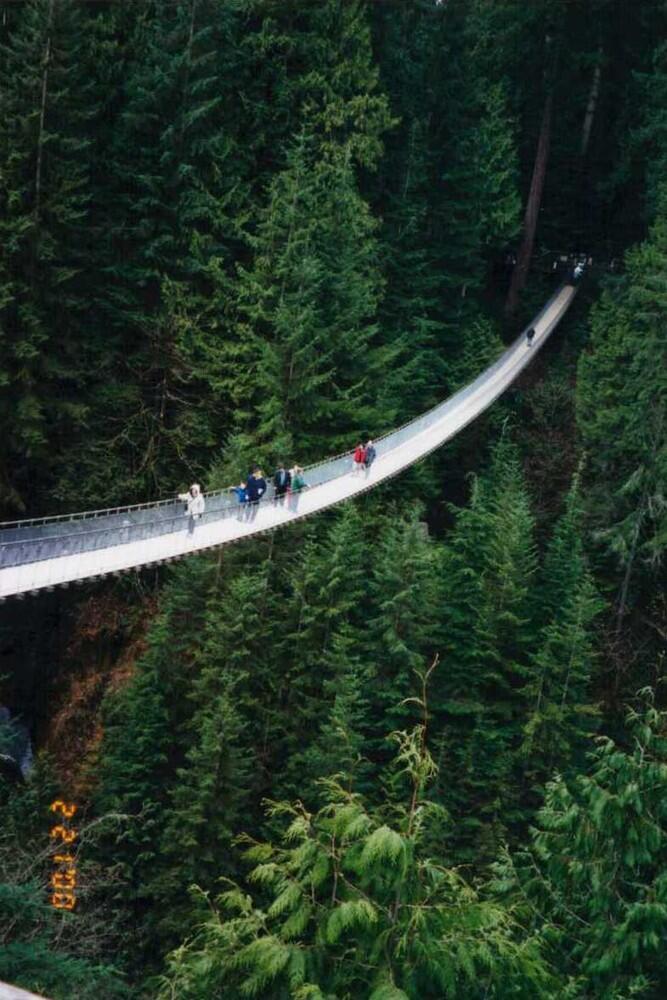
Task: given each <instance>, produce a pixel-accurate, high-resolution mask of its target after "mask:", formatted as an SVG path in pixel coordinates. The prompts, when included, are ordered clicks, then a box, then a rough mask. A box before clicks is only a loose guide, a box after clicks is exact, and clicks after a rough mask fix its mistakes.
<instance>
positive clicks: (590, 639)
mask: <svg viewBox="0 0 667 1000" xmlns="http://www.w3.org/2000/svg"><path fill="white" fill-rule="evenodd" d="M581 507H582V503H581V498H580V488H579V476H578V475H577V476H576V477H575V480H574V482H573V484H572V488H571V489H570V492H569V494H568V497H567V501H566V508H565V511H564V513H563V516H562V517H561V518H560V520H559V521H558V523H557V524H556V528H555V530H554V534H553V537H552V539H551V542H550V544H549V548H548V550H547V553H546V557H545V561H544V566H543V568H542V572H541V574H540V578H541V579H540V582H539V583H538V586H537V603H538V606H539V608H540V618H541V620H542V621H543V622H544V624H543V626H542V631H541V636H540V639H539V642H538V645H537V647H536V649H535V653H534V655H533V656H532V657H531V660H532V663H531V668H530V670H531V674H532V676H531V677H530V679H529V680H528V683H527V685H526V696H527V700H528V699H529V700H530V701H531V702H532V710H531V713H530V717H529V718H528V720H527V723H526V727H525V741H524V746H523V750H522V753H523V755H524V756H525V761H526V764H525V767H526V773H527V775H528V777H529V780H530V781H531V782H532V783H533V784H537V786H538V787H539V786H540V785H543V784H544V782H545V781H546V780H547V779H548V778H549V777H550V775H551V774H553V772H554V771H559V772H561V773H562V772H566V771H569V770H571V768H572V767H573V765H575V763H576V761H577V755H579V756H581V755H582V753H583V749H584V747H586V746H587V745H588V742H589V738H590V734H591V732H592V731H593V730H594V727H595V716H596V708H595V705H594V704H593V702H592V681H593V679H594V678H593V667H594V663H595V648H594V635H593V633H592V624H593V622H594V620H595V618H596V616H597V615H599V614H600V612H601V611H602V609H603V608H604V604H603V602H602V601H601V600H600V598H599V596H598V594H597V591H596V588H595V584H594V582H593V579H592V576H591V573H590V571H589V569H588V566H587V562H586V558H585V554H584V551H583V544H582V530H581V515H582V510H581Z"/></svg>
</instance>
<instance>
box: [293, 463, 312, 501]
mask: <svg viewBox="0 0 667 1000" xmlns="http://www.w3.org/2000/svg"><path fill="white" fill-rule="evenodd" d="M290 478H291V483H290V488H289V508H290V510H296V509H297V507H298V506H299V494H300V493H301V491H302V490H305V489H308V483H307V482H306V480H305V479H304V478H303V469H302V468H301V466H300V465H295V466H294V467H293V468H291V469H290Z"/></svg>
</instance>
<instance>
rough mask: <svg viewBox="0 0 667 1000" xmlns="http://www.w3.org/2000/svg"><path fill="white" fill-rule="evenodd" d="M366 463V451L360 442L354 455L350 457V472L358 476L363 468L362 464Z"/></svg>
mask: <svg viewBox="0 0 667 1000" xmlns="http://www.w3.org/2000/svg"><path fill="white" fill-rule="evenodd" d="M365 461H366V449H365V448H364V446H363V444H362V443H361V441H360V442H359V444H358V445H357V447H356V448H355V449H354V455H353V456H352V471H353V472H354V474H355V476H358V475H359V473H360V472H361V470H362V469H363V467H364V462H365Z"/></svg>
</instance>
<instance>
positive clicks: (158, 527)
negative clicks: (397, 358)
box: [0, 285, 565, 565]
mask: <svg viewBox="0 0 667 1000" xmlns="http://www.w3.org/2000/svg"><path fill="white" fill-rule="evenodd" d="M563 287H565V285H561V286H560V287H559V288H558V289H557V290H556V292H555V293H554V294H553V295H552V296H551V297H550V299H549V300H548V302H547V303H546V304H545V305H544V306H543V308H542V309H541V310H540V312H539V313H538V315H537V317H536V318H535V319H534V320H533V325H536V324H537V323H538V322H539V319H540V318H541V317H542V315H543V314H544V313H545V312H546V311H547V310H548V309H549V308H550V307H551V305H552V303H553V301H554V300H555V299H556V298H557V297H558V295H560V293H561V291H562V289H563ZM558 318H559V317H558ZM555 322H557V319H556V320H554V323H555ZM552 326H553V323H552V324H550V326H549V328H548V330H546V331H545V334H547V335H548V333H549V332H550V330H551V328H552ZM524 336H525V328H524V330H523V331H522V332H521V334H520V335H519V336H518V337H517V338H516V339H515V340H514V341H513V342H512V344H510V345H509V346H508V347H507V348H506V349H505V350H504V351H503V352H502V353H501V355H500V356H499V357H498V359H497V360H496V361H495V362H494V363H493V364H492V365H490V366H489V367H488V368H486V369H485V370H484V371H483V372H482V373H480V375H479V376H478V377H477V378H476V379H475V380H473V382H472V383H470V384H468V385H467V386H464V387H462V388H461V389H459V390H457V391H456V392H455V393H454V394H453V395H452V396H450V397H449V398H448V399H446V400H443V401H441V402H440V403H438V404H436V406H434V407H432V408H431V409H430V410H428V411H426V412H424V413H422V414H421V415H420V416H418V417H415V418H412V419H411V420H408V421H406V422H405V423H404V424H403V425H401V426H400V427H398V428H395V429H393V430H392V431H389V432H388V433H386V434H384V435H382V436H381V437H379V438H377V439H376V444H377V446H378V453H381V451H382V444H383V443H386V442H387V441H388V440H389V439H393V442H394V446H395V445H396V444H398V442H399V440H400V438H401V437H403V436H404V432H405V431H406V429H408V428H409V429H410V431H411V433H412V434H414V433H415V432H416V431H417V430H418V428H419V429H421V428H423V427H427V426H429V425H430V423H431V421H432V418H433V417H434V415H436V414H437V415H438V419H440V417H441V416H442V415H444V414H445V413H446V412H448V411H449V410H450V409H451V408H453V407H454V406H456V405H458V403H459V402H460V401H461V400H462V399H463V398H466V397H468V396H469V395H470V394H472V393H473V392H474V391H475V390H476V388H477V387H478V386H479V385H481V384H485V385H486V384H488V382H489V377H490V376H492V374H493V372H494V371H495V370H497V369H498V368H500V367H502V366H503V365H504V364H505V362H506V360H507V359H508V357H509V356H510V355H511V354H512V353H513V352H514V351H516V349H517V347H518V345H519V344H520V343H521V341H522V339H523V338H524ZM520 360H521V357H519V359H518V361H517V363H518V362H519V361H520ZM351 455H352V452H351V451H345V452H343V453H341V454H340V455H337V456H332V457H331V458H329V459H326V460H325V461H321V462H319V463H313V464H312V465H309V466H307V467H306V469H305V470H304V473H305V475H306V478H307V479H308V478H310V479H311V480H312V473H317V472H319V474H320V475H321V476H322V478H320V479H319V481H318V482H317V483H313V482H310V483H309V484H308V485H309V486H310V487H312V486H318V485H321V484H322V483H325V482H328V481H330V480H331V479H332V478H335V477H336V476H337V475H340V474H342V472H343V471H344V468H343V466H342V463H349V462H350V461H351ZM334 470H337V471H336V472H334ZM309 472H310V473H311V475H310V477H309V476H308V473H309ZM322 474H324V475H322ZM226 493H228V490H216V491H210V492H209V493H208V494H207V497H208V498H209V500H210V501H214V500H216V499H217V498H220V497H224V500H225V502H224V503H223V504H222V505H217V506H212V507H210V509H207V510H206V512H205V514H204V515H203V518H202V520H204V521H211V520H222V519H224V518H226V517H227V516H229V515H232V514H235V515H236V516H237V517H238V516H239V512H240V511H241V510H244V509H246V510H247V509H248V505H247V504H243V505H242V504H239V503H238V501H236V502H235V501H232V500H231V499H229V498H228V497H227V496H225V494H226ZM272 500H273V496H272V495H271V493H270V492H269V491H267V494H266V495H265V497H263V498H262V501H261V503H262V504H264V503H270V502H272ZM177 503H178V501H174V500H172V499H169V500H164V501H161V502H159V503H156V504H142V505H130V506H127V507H124V508H113V513H114V514H123V513H130V512H131V511H132V510H137V509H141V510H146V509H153V510H155V509H156V508H164V507H165V506H167V505H172V506H174V505H175V504H177ZM96 520H97V518H95V517H92V518H90V521H91V526H90V528H89V529H84V530H80V531H78V532H71V533H67V534H54V535H50V534H47V535H41V536H37V537H33V538H28V539H25V538H23V539H13V540H12V541H8V542H4V543H3V542H0V565H3V564H4V565H7V564H10V565H20V564H23V563H28V562H38V561H40V560H41V559H46V558H49V557H50V556H52V555H53V553H51V554H49V553H47V552H45V553H44V554H41V552H40V549H41V548H42V545H46V547H47V548H49V547H51V548H53V547H54V544H55V543H57V544H59V545H60V546H61V548H62V547H64V548H65V551H64V552H62V551H61V552H60V553H57V554H60V555H69V554H75V553H76V552H77V551H82V550H84V551H85V550H95V549H97V548H104V547H107V546H106V545H103V544H99V543H100V542H101V541H103V540H105V539H107V538H108V536H109V534H110V533H112V532H116V533H117V534H119V542H118V544H125V543H127V542H130V541H134V540H136V539H137V537H138V538H144V537H150V536H156V535H162V534H168V533H169V532H170V531H172V530H173V531H176V530H179V528H181V529H182V527H183V525H184V514H183V512H182V511H179V512H178V513H177V514H173V515H171V516H167V517H162V518H151V519H146V520H142V521H140V522H132V523H123V524H121V525H118V524H114V525H109V526H104V524H103V523H102V524H99V523H98V524H95V523H94V522H95V521H96ZM85 521H86V519H85V518H81V519H80V520H79V522H78V523H79V524H82V525H83V523H85ZM47 530H48V528H47ZM92 536H95V542H93V543H91V542H90V540H91V538H92ZM73 539H75V540H78V543H79V544H76V542H74V543H73V542H72V540H73ZM48 543H51V545H50V546H49V544H48ZM72 544H73V548H70V546H71V545H72ZM18 546H23V547H25V549H26V553H25V554H26V556H27V558H24V559H21V560H17V561H16V562H14V561H13V560H11V559H8V558H6V557H7V556H9V554H10V552H15V551H16V548H17V547H18ZM31 549H32V550H34V551H33V553H32V557H30V555H29V550H31ZM3 553H4V555H5V558H2V556H3Z"/></svg>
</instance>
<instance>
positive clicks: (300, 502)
mask: <svg viewBox="0 0 667 1000" xmlns="http://www.w3.org/2000/svg"><path fill="white" fill-rule="evenodd" d="M575 294H576V289H575V287H574V286H573V285H569V284H565V285H562V286H561V287H560V288H559V289H558V290H557V291H556V293H555V294H554V295H553V296H552V298H551V299H550V300H549V301H548V302H547V304H546V305H545V306H544V308H543V309H542V310H541V311H540V313H539V314H538V315H537V316H536V317H535V319H534V320H533V322H532V324H531V325H532V326H533V327H534V329H535V337H534V339H533V342H532V346H530V345H528V344H527V342H526V336H525V331H524V332H523V333H522V334H521V335H520V336H519V337H518V338H517V339H516V340H515V341H514V343H513V344H512V345H511V346H510V347H508V348H507V350H506V351H504V352H503V354H502V355H501V356H500V357H499V358H498V360H497V361H496V362H495V363H494V364H492V365H491V366H490V367H489V368H487V369H486V371H484V372H482V374H481V375H479V376H478V378H476V379H475V381H474V382H472V383H471V384H470V385H468V386H466V387H465V388H464V389H460V390H459V391H458V392H456V393H455V394H454V395H453V396H450V398H449V399H447V400H445V402H443V403H440V404H439V406H436V407H435V408H434V409H432V410H429V412H428V413H425V414H423V415H422V416H421V417H417V418H416V419H415V420H411V421H410V422H409V423H407V424H406V425H405V426H404V427H401V428H399V429H398V430H396V431H392V432H391V433H390V434H387V435H385V436H384V437H382V438H379V439H376V441H375V445H376V448H377V458H376V460H375V462H374V463H373V465H372V466H371V468H370V470H369V471H368V472H367V473H365V474H362V475H357V474H355V472H354V471H353V468H352V457H351V454H348V455H343V456H341V457H339V458H333V459H329V460H328V461H325V462H321V463H319V464H318V465H313V466H311V467H310V468H309V469H307V470H306V474H305V478H306V482H307V483H308V489H305V490H303V491H302V492H301V493H300V494H299V495H298V496H297V495H294V496H292V497H289V498H287V499H286V500H285V501H284V502H283V503H275V502H274V500H273V499H272V497H271V496H267V497H266V498H265V499H264V500H263V501H262V502H261V503H260V504H258V505H256V506H254V507H252V508H248V507H239V506H238V505H237V504H235V503H233V502H232V501H231V500H230V499H229V493H228V492H226V491H219V492H214V493H209V494H207V497H206V512H205V514H204V515H203V517H202V518H201V520H199V521H197V523H196V526H195V529H194V531H192V532H190V531H189V530H188V518H186V517H185V516H184V515H183V504H182V503H177V502H175V501H174V500H167V501H161V502H159V503H154V504H143V505H142V504H140V505H136V506H132V507H123V508H114V509H112V510H104V511H90V512H85V513H82V514H73V515H64V516H62V517H52V518H41V519H33V520H30V521H13V522H7V523H5V524H2V525H0V600H4V599H5V598H6V597H11V596H18V597H20V596H23V595H25V594H29V593H36V592H38V591H40V590H45V589H47V590H48V589H51V588H53V587H57V586H62V585H66V584H70V583H80V582H82V581H84V580H89V579H94V578H97V577H100V576H106V575H109V574H118V573H122V572H125V571H127V570H131V569H136V568H139V567H142V566H152V565H156V564H158V563H163V562H171V561H172V560H174V559H180V558H182V557H183V556H187V555H190V554H191V553H194V552H201V551H203V550H206V549H211V548H216V547H217V546H220V545H227V544H229V543H230V542H234V541H237V540H238V539H241V538H245V537H247V536H250V535H256V534H258V533H259V532H262V531H270V530H273V529H274V528H278V527H281V526H282V525H285V524H289V523H290V522H292V521H295V520H298V519H299V518H303V517H308V516H309V515H311V514H315V513H317V512H318V511H320V510H324V509H325V508H327V507H331V506H333V505H334V504H338V503H342V502H343V501H345V500H349V499H351V498H352V497H355V496H356V495H357V494H359V493H363V492H364V491H365V490H368V489H371V488H372V487H374V486H377V485H378V484H379V483H381V482H383V480H385V479H388V478H390V477H391V476H395V475H396V474H397V473H399V472H401V471H402V470H403V469H406V468H407V467H408V466H410V465H412V464H414V463H415V462H417V461H419V459H421V458H423V457H424V456H425V455H428V454H429V453H430V452H432V451H434V450H435V449H436V448H438V447H440V445H442V444H444V443H445V442H446V441H449V440H450V438H452V437H454V435H455V434H457V433H458V432H459V431H460V430H462V429H463V428H464V427H465V426H466V425H467V424H469V423H470V422H471V421H472V420H474V419H475V417H477V416H479V414H480V413H483V412H484V410H486V409H487V408H488V407H489V406H490V405H491V404H492V403H493V402H494V400H495V399H497V398H498V396H500V394H501V393H502V392H503V391H504V390H505V389H506V388H507V387H508V386H509V385H511V384H512V382H513V381H514V380H515V379H516V378H517V376H518V375H519V374H520V372H521V371H522V370H523V369H524V368H525V367H526V365H528V364H529V362H530V361H531V360H532V358H533V357H534V356H535V354H536V353H537V351H538V350H539V349H540V347H542V346H543V344H544V343H545V342H546V340H547V338H548V337H549V334H550V333H551V331H552V330H553V329H554V328H555V327H556V325H557V324H558V322H559V321H560V319H561V318H562V317H563V315H564V314H565V312H566V311H567V309H568V308H569V306H570V304H571V302H572V299H573V298H574V296H575Z"/></svg>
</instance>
